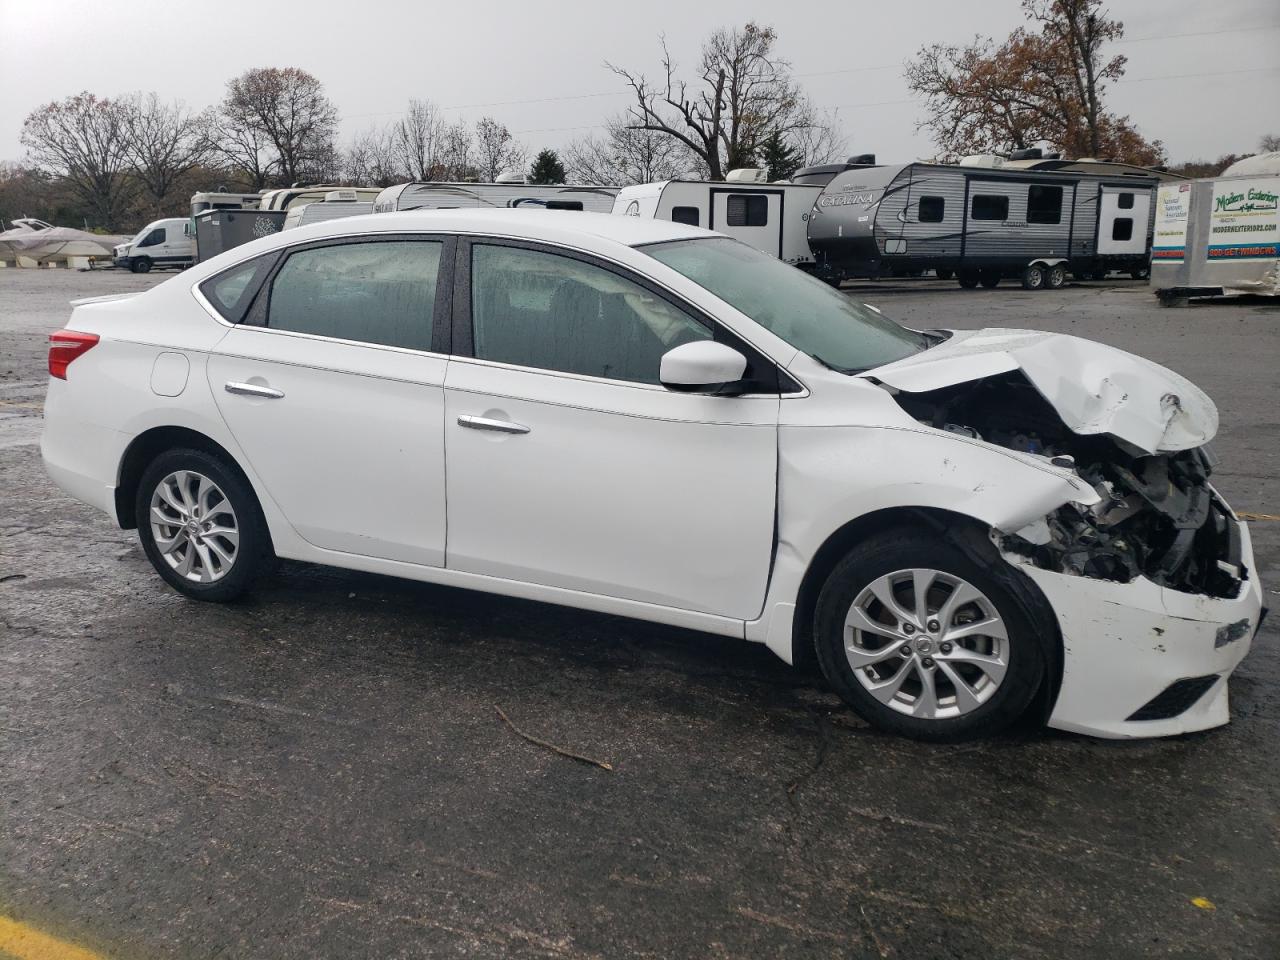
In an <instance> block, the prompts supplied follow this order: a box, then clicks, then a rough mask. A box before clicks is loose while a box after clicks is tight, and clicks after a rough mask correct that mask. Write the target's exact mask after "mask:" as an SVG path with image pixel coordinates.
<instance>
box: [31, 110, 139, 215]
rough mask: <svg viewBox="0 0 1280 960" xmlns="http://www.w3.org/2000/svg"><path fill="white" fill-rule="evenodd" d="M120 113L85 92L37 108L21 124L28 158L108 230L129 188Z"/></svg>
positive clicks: (124, 128)
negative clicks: (65, 188) (63, 185)
mask: <svg viewBox="0 0 1280 960" xmlns="http://www.w3.org/2000/svg"><path fill="white" fill-rule="evenodd" d="M126 113H127V111H126V109H125V107H124V105H123V104H121V103H120V102H118V101H115V100H105V99H100V98H98V97H96V96H94V95H93V94H91V93H89V92H88V91H85V92H84V93H79V94H76V95H75V96H71V97H67V98H66V99H65V100H58V101H55V102H53V103H47V104H45V105H44V106H42V107H38V108H37V109H35V110H33V111H32V112H31V113H30V114H29V115H28V116H27V119H26V120H25V121H24V122H23V124H22V144H23V146H25V147H26V148H27V150H28V151H29V152H30V158H31V161H32V162H33V163H34V164H35V165H36V166H38V167H41V168H43V169H45V170H47V171H49V172H50V173H52V174H54V175H55V176H57V177H59V178H60V179H61V180H62V181H63V182H64V183H65V184H66V185H67V186H68V187H69V188H70V189H71V191H72V193H73V194H74V195H75V196H76V197H77V198H78V199H79V200H80V201H81V202H82V203H84V205H85V206H86V207H87V208H89V209H90V210H92V211H93V215H94V217H95V218H96V219H97V220H98V224H99V225H100V226H103V227H106V228H107V229H109V230H111V229H115V228H116V226H117V224H118V223H119V221H120V218H121V216H122V215H123V213H124V209H125V206H126V204H127V203H128V202H129V198H130V196H131V195H132V193H133V192H134V188H133V184H132V183H131V182H130V179H129V175H128V174H129V150H128V134H127V123H126V119H125V117H126Z"/></svg>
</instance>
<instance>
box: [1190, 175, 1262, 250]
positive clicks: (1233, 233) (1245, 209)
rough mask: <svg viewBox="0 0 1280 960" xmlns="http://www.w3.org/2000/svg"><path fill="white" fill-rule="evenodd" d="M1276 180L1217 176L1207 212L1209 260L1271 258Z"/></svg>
mask: <svg viewBox="0 0 1280 960" xmlns="http://www.w3.org/2000/svg"><path fill="white" fill-rule="evenodd" d="M1276 184H1277V181H1276V179H1275V178H1274V177H1268V178H1265V179H1258V180H1237V179H1230V180H1219V181H1218V182H1217V183H1215V184H1214V185H1213V206H1212V208H1211V209H1210V212H1209V243H1208V246H1207V248H1206V251H1205V255H1206V258H1207V259H1209V260H1274V259H1275V258H1276V256H1277V241H1278V240H1280V237H1278V236H1277V227H1278V226H1280V219H1278V214H1280V207H1278V206H1277V199H1278V198H1277V194H1276V189H1277V186H1276Z"/></svg>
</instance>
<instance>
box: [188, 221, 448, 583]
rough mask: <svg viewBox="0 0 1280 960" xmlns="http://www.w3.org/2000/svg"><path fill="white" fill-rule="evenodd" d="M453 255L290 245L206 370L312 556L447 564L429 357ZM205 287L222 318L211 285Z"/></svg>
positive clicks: (442, 244) (419, 249) (355, 242)
mask: <svg viewBox="0 0 1280 960" xmlns="http://www.w3.org/2000/svg"><path fill="white" fill-rule="evenodd" d="M453 247H454V241H453V240H451V239H444V238H440V237H432V236H423V235H405V236H394V237H375V238H345V239H341V240H333V241H324V242H320V243H315V244H308V245H305V246H300V247H295V248H292V249H291V250H290V251H289V252H287V253H286V254H285V255H284V256H283V257H282V258H281V259H280V260H279V262H277V263H275V264H274V265H273V266H272V268H271V270H270V276H269V278H268V279H267V280H266V281H265V283H264V284H263V286H262V288H261V289H260V290H259V291H258V293H257V295H256V297H255V298H254V300H253V303H252V306H251V307H250V308H249V309H248V313H247V315H246V316H245V317H244V320H243V322H240V323H237V324H236V325H235V326H233V327H232V328H231V329H230V330H229V331H228V332H227V334H226V336H225V337H224V338H223V339H222V340H221V341H220V342H219V343H218V345H217V347H216V348H215V350H214V351H213V354H212V355H211V357H210V359H209V365H208V372H209V381H210V387H211V388H212V390H213V395H214V397H215V398H216V402H217V405H218V410H219V411H220V412H221V414H222V416H223V418H224V419H225V420H226V423H227V425H228V427H229V428H230V429H231V432H232V434H234V436H235V439H236V441H237V442H238V443H239V445H240V447H241V449H242V450H243V451H244V454H245V456H246V457H247V459H248V461H249V463H250V465H251V466H252V468H253V470H254V472H255V473H256V474H257V475H258V477H259V478H260V480H261V482H262V483H263V485H264V486H265V487H266V490H267V493H268V494H269V495H270V496H271V498H272V499H273V500H274V501H275V502H276V504H277V505H278V506H279V508H280V510H281V511H282V512H283V514H284V515H285V517H286V518H287V519H288V521H289V523H290V524H291V525H292V526H293V527H294V529H295V530H296V531H297V532H298V534H299V535H300V536H301V537H302V538H303V539H304V540H306V541H308V542H309V543H311V544H312V545H314V546H316V547H321V548H323V549H326V550H336V551H341V552H344V553H351V554H358V555H361V556H370V557H378V558H382V559H389V560H401V561H405V562H408V563H417V564H424V565H430V566H440V565H442V564H443V562H444V529H445V528H444V520H445V515H444V436H443V429H442V417H443V412H444V388H443V384H444V373H445V366H446V364H447V362H448V361H447V358H446V357H445V356H444V355H442V354H440V353H437V352H435V351H434V350H433V349H432V348H433V337H434V335H435V334H434V320H435V318H436V317H437V316H442V317H447V316H448V312H449V299H450V296H449V294H450V291H451V286H450V284H449V283H448V282H447V278H448V276H449V272H450V269H451V263H452V251H453ZM234 273H235V271H229V272H228V273H227V274H224V275H223V278H225V279H224V280H223V281H222V282H224V283H226V284H229V285H230V287H231V290H230V293H228V296H231V295H232V294H234V293H235V290H234V286H235V284H236V283H237V282H239V281H238V278H237V277H236V276H235V275H234ZM442 277H443V278H445V281H446V282H441V278H442ZM216 280H217V278H215V281H216ZM201 289H202V292H204V293H205V294H206V296H207V297H208V298H209V299H210V301H211V302H212V303H213V305H214V306H215V308H217V307H218V306H219V305H220V303H219V301H220V294H219V290H218V287H217V286H216V284H215V283H214V282H206V284H203V285H202V287H201ZM221 306H223V307H224V308H225V307H226V304H225V303H223V304H221ZM232 309H233V312H234V308H232ZM220 312H222V311H220ZM224 316H225V313H224ZM233 319H235V318H234V317H233Z"/></svg>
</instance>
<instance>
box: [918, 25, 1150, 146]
mask: <svg viewBox="0 0 1280 960" xmlns="http://www.w3.org/2000/svg"><path fill="white" fill-rule="evenodd" d="M1022 8H1023V12H1024V14H1025V15H1026V19H1027V25H1026V26H1024V27H1019V28H1018V29H1017V30H1015V31H1014V32H1013V33H1012V34H1010V35H1009V36H1008V37H1007V38H1006V39H1005V40H1004V41H1002V42H1000V43H997V42H996V41H994V40H992V39H989V38H982V37H978V38H976V39H975V40H974V41H973V42H972V43H971V44H969V45H967V46H956V45H954V44H941V43H939V44H933V45H931V46H927V47H924V48H922V49H921V50H920V52H919V53H918V54H917V56H916V58H915V59H914V60H913V61H911V62H910V63H908V65H907V70H906V78H907V84H908V86H909V87H910V88H911V90H912V91H913V92H914V93H916V94H917V95H919V96H922V97H924V99H925V102H926V105H927V108H928V111H929V113H930V117H929V119H927V120H926V121H924V123H923V124H922V126H924V127H927V128H928V129H929V130H930V131H931V132H932V133H933V136H934V140H935V141H936V142H937V144H938V146H939V148H940V150H941V153H942V155H943V158H944V159H955V158H956V157H959V156H963V155H965V154H969V153H1008V152H1010V151H1012V150H1020V149H1025V148H1027V147H1032V146H1035V145H1036V144H1037V143H1039V142H1041V141H1048V142H1050V143H1052V144H1054V145H1055V146H1056V147H1058V148H1059V149H1060V150H1062V151H1063V152H1065V153H1066V154H1067V155H1068V156H1072V157H1086V156H1087V157H1097V158H1105V159H1110V160H1117V161H1123V162H1128V163H1133V164H1138V165H1142V166H1149V165H1151V164H1155V163H1159V162H1160V160H1161V159H1162V158H1163V156H1164V148H1163V145H1162V144H1161V143H1160V141H1158V140H1155V141H1148V140H1146V139H1145V138H1144V137H1143V136H1142V135H1141V134H1140V133H1139V132H1138V130H1137V129H1136V128H1135V127H1134V125H1133V123H1132V121H1130V119H1129V118H1128V117H1123V116H1118V115H1116V114H1114V113H1112V112H1110V111H1108V110H1107V109H1106V105H1105V95H1106V90H1107V86H1108V84H1110V83H1114V82H1116V81H1117V80H1119V79H1120V78H1121V77H1122V76H1123V75H1124V69H1125V63H1126V59H1125V57H1124V56H1122V55H1119V54H1117V55H1114V56H1110V57H1108V56H1107V55H1106V51H1105V47H1106V45H1107V44H1109V43H1113V42H1115V41H1117V40H1119V39H1120V38H1121V37H1123V36H1124V25H1123V24H1122V23H1120V22H1119V21H1118V20H1111V19H1108V18H1107V16H1106V12H1105V11H1104V10H1103V9H1102V0H1022Z"/></svg>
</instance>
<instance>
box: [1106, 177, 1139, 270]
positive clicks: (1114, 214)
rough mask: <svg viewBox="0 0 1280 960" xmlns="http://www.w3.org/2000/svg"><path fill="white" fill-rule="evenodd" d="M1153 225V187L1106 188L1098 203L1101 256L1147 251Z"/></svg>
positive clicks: (1135, 185)
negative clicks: (1149, 231)
mask: <svg viewBox="0 0 1280 960" xmlns="http://www.w3.org/2000/svg"><path fill="white" fill-rule="evenodd" d="M1150 222H1151V188H1150V187H1148V186H1146V185H1141V186H1140V185H1138V184H1134V185H1133V186H1129V185H1127V184H1126V185H1125V186H1122V187H1120V186H1116V187H1111V186H1106V185H1105V184H1104V185H1103V187H1102V195H1101V197H1100V198H1099V203H1098V254H1099V255H1100V256H1115V255H1125V254H1127V255H1133V254H1137V255H1141V254H1144V253H1146V252H1147V239H1148V237H1147V228H1148V226H1149V224H1150Z"/></svg>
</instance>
